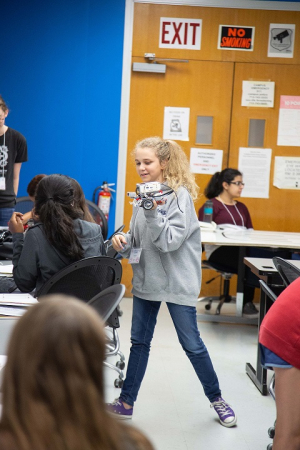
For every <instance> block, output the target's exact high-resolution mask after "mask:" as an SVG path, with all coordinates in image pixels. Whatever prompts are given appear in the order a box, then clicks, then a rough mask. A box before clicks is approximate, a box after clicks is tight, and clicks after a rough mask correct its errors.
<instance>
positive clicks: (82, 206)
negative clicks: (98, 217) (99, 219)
mask: <svg viewBox="0 0 300 450" xmlns="http://www.w3.org/2000/svg"><path fill="white" fill-rule="evenodd" d="M70 180H71V183H72V186H73V189H74V205H75V208H76V207H77V208H78V209H79V211H80V212H81V213H82V214H83V215H82V217H81V218H82V219H83V220H86V221H87V222H93V223H95V221H94V219H93V216H92V214H91V213H90V210H89V207H88V205H87V203H86V201H85V196H84V192H83V190H82V187H81V186H80V184H79V183H78V181H77V180H75V178H70Z"/></svg>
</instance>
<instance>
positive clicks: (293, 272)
mask: <svg viewBox="0 0 300 450" xmlns="http://www.w3.org/2000/svg"><path fill="white" fill-rule="evenodd" d="M272 260H273V263H274V266H275V267H276V269H277V271H278V272H279V275H280V276H281V278H282V280H283V282H284V284H285V286H288V285H289V284H291V283H292V282H293V281H295V280H296V279H297V278H298V277H299V276H300V269H298V267H296V266H294V264H292V263H290V262H288V261H287V260H285V259H283V258H280V257H279V256H274V258H272Z"/></svg>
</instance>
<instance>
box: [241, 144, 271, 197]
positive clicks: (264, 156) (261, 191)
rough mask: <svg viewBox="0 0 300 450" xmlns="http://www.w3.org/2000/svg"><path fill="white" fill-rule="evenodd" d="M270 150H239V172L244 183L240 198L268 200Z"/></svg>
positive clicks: (242, 148)
mask: <svg viewBox="0 0 300 450" xmlns="http://www.w3.org/2000/svg"><path fill="white" fill-rule="evenodd" d="M271 155H272V150H271V149H270V148H245V147H240V150H239V166H238V168H239V170H240V171H241V172H242V174H243V180H244V183H245V186H244V189H243V191H242V197H252V198H269V183H270V166H271Z"/></svg>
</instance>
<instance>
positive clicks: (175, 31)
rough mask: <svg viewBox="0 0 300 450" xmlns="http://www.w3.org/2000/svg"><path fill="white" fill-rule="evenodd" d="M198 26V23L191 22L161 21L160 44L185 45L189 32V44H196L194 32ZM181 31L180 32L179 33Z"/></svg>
mask: <svg viewBox="0 0 300 450" xmlns="http://www.w3.org/2000/svg"><path fill="white" fill-rule="evenodd" d="M198 27H200V23H193V22H189V23H187V22H185V23H184V22H179V23H176V22H169V21H168V22H167V21H166V22H164V21H163V22H162V35H161V42H162V44H172V45H173V44H178V45H187V44H188V38H189V35H190V33H191V40H190V43H191V45H195V44H196V33H197V29H198ZM181 31H182V33H180V32H181Z"/></svg>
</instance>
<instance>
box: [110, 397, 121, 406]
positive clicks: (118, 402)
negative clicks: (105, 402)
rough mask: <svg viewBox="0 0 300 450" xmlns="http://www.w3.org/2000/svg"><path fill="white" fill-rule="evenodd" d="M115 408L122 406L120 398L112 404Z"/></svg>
mask: <svg viewBox="0 0 300 450" xmlns="http://www.w3.org/2000/svg"><path fill="white" fill-rule="evenodd" d="M111 404H112V405H114V406H122V403H121V402H120V400H119V399H118V398H115V399H114V401H113V402H112V403H111Z"/></svg>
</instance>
